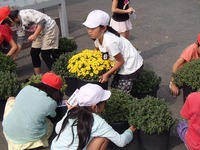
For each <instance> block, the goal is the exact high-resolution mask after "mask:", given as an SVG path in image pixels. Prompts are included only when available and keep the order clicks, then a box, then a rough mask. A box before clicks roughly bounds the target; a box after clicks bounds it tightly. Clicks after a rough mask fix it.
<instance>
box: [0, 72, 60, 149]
mask: <svg viewBox="0 0 200 150" xmlns="http://www.w3.org/2000/svg"><path fill="white" fill-rule="evenodd" d="M62 84H63V82H62V79H61V78H60V77H59V76H58V75H56V74H54V73H52V72H47V73H45V74H44V75H43V76H42V82H40V83H32V84H31V85H27V86H25V87H24V88H23V89H22V90H21V91H20V92H19V93H18V95H17V96H16V97H10V98H9V99H8V100H7V103H6V107H5V112H4V119H3V123H2V125H3V133H4V136H5V138H6V141H7V143H8V149H9V150H24V149H34V148H37V147H41V146H43V147H47V146H48V139H49V137H50V136H51V134H52V131H53V124H52V123H51V121H50V120H49V119H48V118H47V116H51V117H55V116H56V111H55V110H56V108H57V106H58V105H57V102H58V101H60V100H62V94H61V92H60V89H61V87H62Z"/></svg>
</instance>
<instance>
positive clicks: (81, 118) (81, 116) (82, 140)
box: [57, 107, 94, 150]
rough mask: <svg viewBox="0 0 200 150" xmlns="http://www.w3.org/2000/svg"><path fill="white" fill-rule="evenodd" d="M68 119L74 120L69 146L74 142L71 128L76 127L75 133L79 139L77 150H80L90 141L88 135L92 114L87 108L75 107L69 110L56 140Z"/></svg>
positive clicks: (90, 128)
mask: <svg viewBox="0 0 200 150" xmlns="http://www.w3.org/2000/svg"><path fill="white" fill-rule="evenodd" d="M69 119H75V120H74V122H73V124H72V126H71V129H72V136H73V138H72V142H71V144H72V143H73V142H74V129H73V127H74V126H77V133H78V137H79V145H78V148H77V150H82V149H83V148H84V147H85V146H86V145H87V143H88V142H89V140H90V135H91V131H92V126H93V122H94V118H93V115H92V112H91V111H90V108H89V107H77V108H72V109H70V110H69V111H68V114H67V116H66V118H65V119H64V121H63V123H62V126H61V130H60V132H59V134H58V137H57V140H58V138H59V137H60V134H61V133H62V132H63V131H64V129H65V127H66V125H67V124H68V123H69ZM71 144H70V145H71ZM70 145H69V146H70Z"/></svg>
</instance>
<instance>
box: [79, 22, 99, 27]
mask: <svg viewBox="0 0 200 150" xmlns="http://www.w3.org/2000/svg"><path fill="white" fill-rule="evenodd" d="M83 25H84V26H86V27H87V28H96V27H98V25H91V24H90V23H88V22H87V21H85V22H83Z"/></svg>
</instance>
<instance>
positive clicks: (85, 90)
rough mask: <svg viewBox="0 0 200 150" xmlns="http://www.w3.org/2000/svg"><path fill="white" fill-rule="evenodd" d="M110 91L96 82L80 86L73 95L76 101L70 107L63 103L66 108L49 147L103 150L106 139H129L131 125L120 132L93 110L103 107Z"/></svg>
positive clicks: (122, 143) (118, 141)
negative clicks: (66, 110)
mask: <svg viewBox="0 0 200 150" xmlns="http://www.w3.org/2000/svg"><path fill="white" fill-rule="evenodd" d="M110 95H111V92H110V91H108V90H104V89H103V88H102V87H100V86H99V85H97V84H91V83H88V84H86V85H84V86H82V87H81V88H80V90H79V91H78V93H77V95H76V96H75V100H76V101H77V103H78V105H77V106H74V107H72V106H70V105H69V104H68V103H66V105H67V106H68V112H67V113H66V115H65V116H64V117H63V119H62V120H61V121H60V122H58V123H57V125H56V133H57V134H58V135H57V136H56V137H55V138H54V140H53V142H52V145H51V150H82V149H87V150H106V147H107V145H108V140H111V141H112V142H114V143H115V144H116V145H118V146H120V147H124V146H125V145H126V144H128V143H129V142H131V140H132V138H133V132H134V131H135V128H134V127H133V126H131V127H129V129H127V130H126V131H124V133H123V134H121V135H120V134H119V133H117V132H116V131H115V130H114V129H113V128H112V127H111V126H110V125H109V124H108V123H107V122H106V121H105V120H104V119H102V118H101V117H100V116H99V115H97V114H96V113H101V112H102V111H103V110H104V106H105V103H106V100H107V99H109V97H110Z"/></svg>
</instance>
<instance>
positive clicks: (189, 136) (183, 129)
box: [177, 92, 200, 150]
mask: <svg viewBox="0 0 200 150" xmlns="http://www.w3.org/2000/svg"><path fill="white" fill-rule="evenodd" d="M199 97H200V92H194V93H191V94H189V95H188V97H187V99H186V101H185V103H184V105H183V107H182V109H181V112H180V114H181V116H182V117H183V118H184V119H186V120H187V123H186V122H180V123H179V124H178V127H177V132H178V135H179V136H180V138H181V139H182V141H183V142H184V143H185V145H186V147H187V148H188V149H189V150H200V131H199V129H200V99H199Z"/></svg>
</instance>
